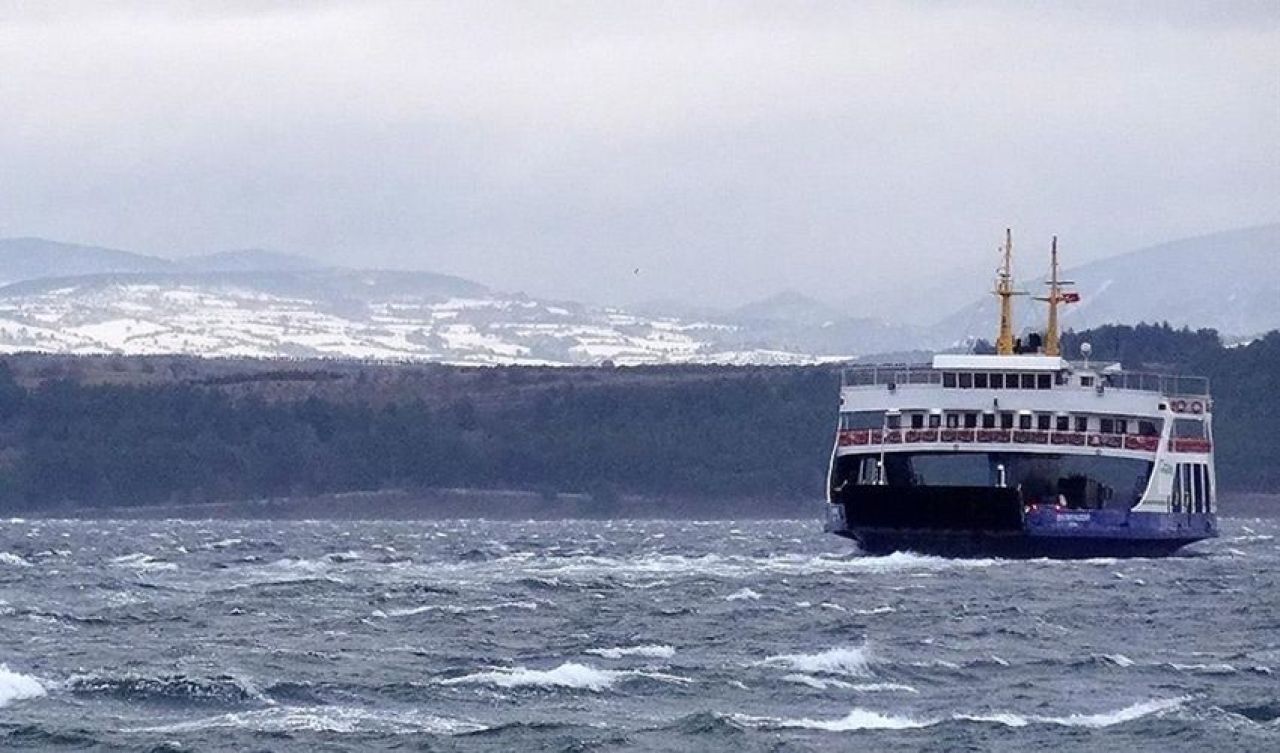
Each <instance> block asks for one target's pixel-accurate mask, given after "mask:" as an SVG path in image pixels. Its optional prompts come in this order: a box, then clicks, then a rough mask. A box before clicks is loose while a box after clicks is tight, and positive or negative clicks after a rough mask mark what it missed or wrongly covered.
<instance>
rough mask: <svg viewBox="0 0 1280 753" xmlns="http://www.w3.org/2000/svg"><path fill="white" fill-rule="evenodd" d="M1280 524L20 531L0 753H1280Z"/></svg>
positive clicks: (5, 612) (143, 526)
mask: <svg viewBox="0 0 1280 753" xmlns="http://www.w3.org/2000/svg"><path fill="white" fill-rule="evenodd" d="M1278 528H1280V526H1277V524H1276V523H1275V522H1274V521H1245V520H1228V521H1225V523H1224V525H1223V529H1224V535H1223V537H1222V538H1221V539H1218V540H1216V541H1213V542H1208V543H1206V544H1203V545H1200V546H1197V547H1195V548H1193V549H1192V550H1189V551H1188V553H1187V554H1186V555H1185V556H1179V557H1175V558H1171V559H1166V560H1086V561H1080V562H1051V561H1031V562H1011V561H1001V560H945V559H938V558H931V557H922V556H917V555H910V554H898V555H893V556H889V557H881V558H868V557H862V556H859V555H858V554H857V553H856V551H855V550H854V549H853V548H852V546H851V545H850V544H849V543H848V542H845V541H843V540H840V539H836V538H834V537H829V536H825V535H823V534H821V533H820V531H819V530H818V526H817V524H815V523H813V522H810V521H792V522H776V521H773V522H752V523H729V522H724V523H686V522H615V523H608V522H565V523H520V524H510V523H497V522H479V521H475V522H444V523H426V522H414V523H347V522H343V523H329V522H316V523H271V522H255V523H243V522H129V523H116V522H92V521H91V522H62V521H10V522H7V523H3V524H0V626H2V628H3V629H0V663H3V664H4V665H5V667H4V669H2V670H0V747H3V748H5V749H6V750H23V749H28V750H101V751H117V750H118V751H146V750H154V751H162V750H163V751H197V750H198V751H238V750H254V751H312V750H320V749H323V750H332V751H348V750H349V751H365V750H430V751H498V750H516V749H519V750H546V751H580V750H605V751H651V750H713V751H714V750H724V751H730V750H732V751H824V750H831V751H836V750H840V751H846V750H875V751H883V750H903V751H905V750H920V749H924V750H953V749H957V748H964V749H981V750H1003V751H1025V750H1036V749H1050V748H1052V749H1057V750H1081V751H1083V750H1090V751H1092V750H1150V751H1162V752H1168V751H1182V750H1186V751H1191V750H1196V751H1200V750H1245V751H1251V750H1252V751H1269V750H1276V749H1277V748H1280V721H1277V720H1278V719H1280V683H1278V682H1277V679H1276V675H1275V673H1276V671H1278V670H1280V638H1277V635H1278V634H1280V633H1278V631H1277V627H1280V624H1278V623H1277V614H1280V589H1278V588H1277V582H1276V572H1277V565H1280V543H1278V542H1277V539H1276V538H1275V536H1276V535H1277V533H1280V531H1278V530H1277V529H1278Z"/></svg>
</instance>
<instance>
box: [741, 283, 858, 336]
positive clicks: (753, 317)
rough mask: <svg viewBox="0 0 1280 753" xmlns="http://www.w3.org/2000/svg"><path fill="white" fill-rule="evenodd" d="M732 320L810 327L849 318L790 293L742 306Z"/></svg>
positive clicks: (813, 300)
mask: <svg viewBox="0 0 1280 753" xmlns="http://www.w3.org/2000/svg"><path fill="white" fill-rule="evenodd" d="M728 316H729V318H731V319H734V320H736V321H744V322H789V323H792V324H802V325H808V326H811V327H821V326H823V325H824V324H830V323H831V322H835V321H838V320H840V319H844V318H846V315H845V314H843V313H841V312H840V311H839V310H838V309H836V308H835V307H834V306H828V305H827V304H825V303H823V302H821V301H818V300H815V299H813V298H810V297H809V296H807V295H803V294H801V293H797V292H795V291H794V290H787V291H784V292H782V293H778V294H777V295H773V296H770V297H768V298H765V299H763V300H760V301H754V302H752V303H748V304H746V305H745V306H739V307H738V308H736V309H733V310H732V311H730V312H729V313H728Z"/></svg>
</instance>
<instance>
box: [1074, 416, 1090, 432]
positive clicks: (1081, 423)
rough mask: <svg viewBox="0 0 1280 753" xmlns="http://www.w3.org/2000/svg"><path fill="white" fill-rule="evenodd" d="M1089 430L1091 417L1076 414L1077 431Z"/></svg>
mask: <svg viewBox="0 0 1280 753" xmlns="http://www.w3.org/2000/svg"><path fill="white" fill-rule="evenodd" d="M1088 430H1089V417H1088V416H1076V431H1079V432H1086V431H1088Z"/></svg>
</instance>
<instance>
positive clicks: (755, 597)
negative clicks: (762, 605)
mask: <svg viewBox="0 0 1280 753" xmlns="http://www.w3.org/2000/svg"><path fill="white" fill-rule="evenodd" d="M724 600H725V601H759V600H760V594H758V593H756V592H755V591H752V590H751V589H750V588H744V589H741V590H739V591H734V592H733V593H731V594H729V595H728V596H726V597H724Z"/></svg>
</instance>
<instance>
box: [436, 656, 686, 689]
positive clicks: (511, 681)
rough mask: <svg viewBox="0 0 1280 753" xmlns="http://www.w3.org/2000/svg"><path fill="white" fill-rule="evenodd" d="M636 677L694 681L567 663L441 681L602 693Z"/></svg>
mask: <svg viewBox="0 0 1280 753" xmlns="http://www.w3.org/2000/svg"><path fill="white" fill-rule="evenodd" d="M632 677H642V678H647V679H650V680H658V681H660V682H667V683H672V684H676V685H690V684H692V683H693V682H694V681H693V680H692V679H690V678H688V677H681V676H679V675H671V674H665V673H662V672H639V671H620V670H612V669H600V668H598V667H593V666H591V665H589V664H579V663H577V662H565V663H564V664H561V665H560V666H558V667H554V668H552V669H529V668H528V667H510V668H499V669H494V670H490V671H487V672H476V673H474V674H470V675H463V676H462V677H453V678H449V679H445V680H440V681H439V683H440V684H441V685H494V686H497V687H500V688H522V687H546V688H568V689H571V690H590V691H592V692H596V693H598V692H601V691H604V690H608V689H609V688H611V687H613V685H614V683H616V682H618V681H619V680H626V679H627V678H632Z"/></svg>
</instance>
